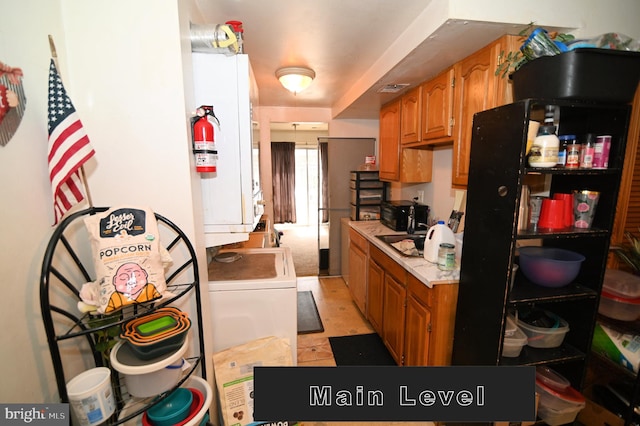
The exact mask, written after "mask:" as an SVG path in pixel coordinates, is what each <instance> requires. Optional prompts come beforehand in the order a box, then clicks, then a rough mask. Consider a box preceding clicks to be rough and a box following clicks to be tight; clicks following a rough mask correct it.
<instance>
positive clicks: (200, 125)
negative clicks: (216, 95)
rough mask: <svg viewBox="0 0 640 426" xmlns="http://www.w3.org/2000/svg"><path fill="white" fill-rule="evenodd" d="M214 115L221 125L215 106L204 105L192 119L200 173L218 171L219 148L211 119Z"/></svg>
mask: <svg viewBox="0 0 640 426" xmlns="http://www.w3.org/2000/svg"><path fill="white" fill-rule="evenodd" d="M209 116H211V117H213V119H214V120H215V123H216V124H217V125H218V126H220V122H219V121H218V118H217V117H216V116H215V114H214V113H213V106H210V105H202V106H201V107H200V108H198V109H197V111H196V116H195V117H193V119H192V123H191V126H192V131H193V155H195V160H196V171H197V172H198V173H215V172H216V171H217V162H218V150H217V148H216V143H215V136H214V129H213V124H211V122H210V121H209Z"/></svg>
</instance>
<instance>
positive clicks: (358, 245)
mask: <svg viewBox="0 0 640 426" xmlns="http://www.w3.org/2000/svg"><path fill="white" fill-rule="evenodd" d="M368 248H369V243H368V242H367V240H366V239H365V238H364V237H363V236H362V235H360V234H359V233H357V232H356V231H354V230H353V229H350V230H349V292H350V293H351V298H352V299H353V302H354V303H355V304H356V306H357V307H358V309H360V312H362V314H363V315H366V312H367V311H366V302H367V255H368Z"/></svg>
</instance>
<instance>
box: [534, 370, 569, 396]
mask: <svg viewBox="0 0 640 426" xmlns="http://www.w3.org/2000/svg"><path fill="white" fill-rule="evenodd" d="M536 380H538V381H540V383H542V384H544V385H546V386H548V387H549V388H551V389H555V390H558V391H563V390H565V389H567V388H568V387H569V385H570V383H569V381H568V380H567V379H566V378H565V377H564V376H563V375H562V374H560V373H558V372H557V371H555V370H554V369H552V368H550V367H547V366H546V365H540V366H538V367H536Z"/></svg>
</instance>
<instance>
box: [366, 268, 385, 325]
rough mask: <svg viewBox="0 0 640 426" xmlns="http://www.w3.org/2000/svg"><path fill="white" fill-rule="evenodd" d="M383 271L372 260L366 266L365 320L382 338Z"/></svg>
mask: <svg viewBox="0 0 640 426" xmlns="http://www.w3.org/2000/svg"><path fill="white" fill-rule="evenodd" d="M383 289H384V270H383V269H382V268H381V267H380V266H378V264H377V263H375V262H374V261H372V260H369V262H368V266H367V320H369V322H370V323H371V326H372V327H373V329H374V330H375V331H376V332H377V333H378V334H379V335H381V336H382V309H383V300H384V293H383Z"/></svg>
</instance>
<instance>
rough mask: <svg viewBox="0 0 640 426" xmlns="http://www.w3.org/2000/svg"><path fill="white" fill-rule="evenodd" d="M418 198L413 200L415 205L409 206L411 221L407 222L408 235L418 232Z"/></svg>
mask: <svg viewBox="0 0 640 426" xmlns="http://www.w3.org/2000/svg"><path fill="white" fill-rule="evenodd" d="M417 204H418V197H414V198H413V203H412V204H411V206H409V218H408V219H409V220H408V221H407V234H413V233H414V232H415V230H416V205H417Z"/></svg>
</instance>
